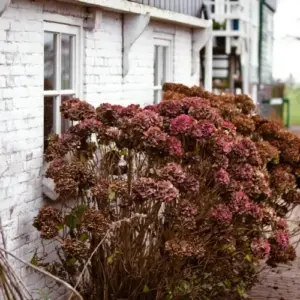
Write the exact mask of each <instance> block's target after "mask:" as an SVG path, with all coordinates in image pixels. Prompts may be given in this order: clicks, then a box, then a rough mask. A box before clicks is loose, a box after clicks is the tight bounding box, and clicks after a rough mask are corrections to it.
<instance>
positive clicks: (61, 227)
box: [56, 224, 64, 230]
mask: <svg viewBox="0 0 300 300" xmlns="http://www.w3.org/2000/svg"><path fill="white" fill-rule="evenodd" d="M56 228H57V229H58V230H62V229H63V228H64V225H63V224H58V225H57V226H56Z"/></svg>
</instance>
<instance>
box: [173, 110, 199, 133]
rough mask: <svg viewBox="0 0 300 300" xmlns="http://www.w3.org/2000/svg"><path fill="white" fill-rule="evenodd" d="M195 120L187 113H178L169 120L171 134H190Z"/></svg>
mask: <svg viewBox="0 0 300 300" xmlns="http://www.w3.org/2000/svg"><path fill="white" fill-rule="evenodd" d="M194 124H195V120H194V119H193V118H192V117H190V116H188V115H180V116H178V117H176V118H175V119H172V120H171V126H170V127H171V134H173V135H180V134H191V133H192V131H193V129H194Z"/></svg>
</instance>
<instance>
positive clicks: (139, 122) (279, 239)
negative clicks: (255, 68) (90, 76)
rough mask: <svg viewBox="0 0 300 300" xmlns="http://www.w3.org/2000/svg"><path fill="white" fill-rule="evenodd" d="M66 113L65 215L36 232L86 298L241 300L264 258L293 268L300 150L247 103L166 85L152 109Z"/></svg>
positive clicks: (53, 267) (57, 270) (52, 170)
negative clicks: (292, 220)
mask: <svg viewBox="0 0 300 300" xmlns="http://www.w3.org/2000/svg"><path fill="white" fill-rule="evenodd" d="M61 112H62V114H63V116H64V117H65V118H66V119H69V120H70V121H76V124H75V125H73V126H72V127H71V128H70V129H69V130H68V132H67V133H65V134H63V135H62V136H61V137H52V139H51V141H50V143H49V147H48V149H47V153H46V159H47V160H48V161H49V162H50V166H49V168H48V170H47V176H48V177H49V178H51V179H53V181H54V183H55V191H56V193H57V194H58V195H59V201H60V203H61V205H62V209H61V210H58V209H56V208H53V207H43V208H42V209H41V210H40V212H39V214H38V216H37V217H36V218H35V220H34V226H35V227H36V228H37V229H38V230H39V231H40V233H41V237H42V238H43V239H48V240H53V241H55V243H56V245H57V247H56V249H57V260H55V261H53V262H51V263H45V262H43V266H44V267H46V268H47V269H48V270H50V271H51V272H53V273H54V274H56V275H58V276H60V277H61V278H63V279H64V280H66V281H68V282H69V283H70V284H72V285H73V286H75V285H76V284H77V283H79V284H78V286H77V288H78V290H79V291H80V292H81V293H82V295H83V296H84V297H85V299H88V300H96V299H97V300H98V299H104V300H106V299H151V300H152V299H203V300H205V299H242V298H243V297H246V294H245V291H246V290H247V289H249V288H250V287H251V286H252V285H253V284H254V282H255V280H256V277H257V268H256V267H257V265H258V263H259V261H260V260H262V259H264V260H266V261H267V262H268V263H269V264H270V265H272V266H276V264H277V263H287V262H288V261H290V260H293V259H294V258H295V250H294V248H293V246H292V245H291V243H290V233H289V231H288V227H287V222H286V220H285V217H286V215H287V214H288V212H290V211H291V209H293V208H294V207H295V206H296V205H297V204H299V203H300V192H299V190H298V184H299V183H300V181H299V176H300V168H299V161H300V140H299V138H297V137H296V136H294V135H293V134H291V133H288V132H287V131H285V130H284V129H283V128H282V127H281V126H280V125H278V124H277V123H274V122H272V121H267V120H265V119H263V118H262V117H260V116H258V115H256V114H255V106H254V104H253V103H252V101H251V99H249V98H248V97H247V96H245V95H239V96H233V95H222V96H217V95H213V94H211V93H208V92H205V91H203V90H202V89H200V88H198V87H192V88H188V87H186V86H183V85H178V84H165V86H164V101H162V102H161V103H160V104H158V105H155V106H147V107H145V108H141V107H139V106H136V105H130V106H127V107H122V106H119V105H110V104H101V105H100V106H99V107H98V108H96V109H95V108H94V107H92V106H91V105H89V104H88V103H86V102H83V101H80V100H78V99H75V100H69V101H67V102H64V103H63V104H62V107H61ZM287 145H288V146H287ZM81 273H82V274H84V275H83V276H81Z"/></svg>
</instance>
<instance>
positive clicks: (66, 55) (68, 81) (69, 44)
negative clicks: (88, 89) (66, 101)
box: [61, 34, 74, 90]
mask: <svg viewBox="0 0 300 300" xmlns="http://www.w3.org/2000/svg"><path fill="white" fill-rule="evenodd" d="M73 39H74V37H73V36H71V35H68V34H62V35H61V88H62V89H63V90H69V89H71V88H72V59H73V55H74V53H73V52H74V50H73Z"/></svg>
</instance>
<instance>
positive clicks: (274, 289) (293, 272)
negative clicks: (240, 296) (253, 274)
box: [249, 258, 300, 300]
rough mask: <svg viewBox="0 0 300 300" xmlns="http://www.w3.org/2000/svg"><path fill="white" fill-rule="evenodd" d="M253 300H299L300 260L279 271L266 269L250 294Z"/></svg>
mask: <svg viewBox="0 0 300 300" xmlns="http://www.w3.org/2000/svg"><path fill="white" fill-rule="evenodd" d="M249 296H250V299H251V300H299V299H300V259H299V258H298V259H297V260H296V261H295V262H293V263H292V264H290V265H282V266H280V267H279V268H278V269H273V270H272V269H266V270H265V271H263V272H262V273H261V275H260V280H259V283H258V284H257V285H256V286H255V287H254V288H253V289H252V291H251V292H250V293H249Z"/></svg>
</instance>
